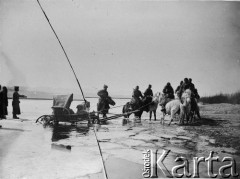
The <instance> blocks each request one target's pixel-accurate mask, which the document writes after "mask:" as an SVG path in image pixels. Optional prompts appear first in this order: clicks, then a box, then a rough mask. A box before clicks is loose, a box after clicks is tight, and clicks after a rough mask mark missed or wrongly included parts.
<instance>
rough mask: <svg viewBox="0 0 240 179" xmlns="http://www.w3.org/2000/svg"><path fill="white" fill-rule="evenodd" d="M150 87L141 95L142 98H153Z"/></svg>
mask: <svg viewBox="0 0 240 179" xmlns="http://www.w3.org/2000/svg"><path fill="white" fill-rule="evenodd" d="M151 88H152V85H148V88H147V89H146V91H145V92H144V93H143V94H144V97H148V96H151V97H152V96H153V91H152V89H151Z"/></svg>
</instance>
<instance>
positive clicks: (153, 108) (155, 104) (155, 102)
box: [149, 92, 160, 121]
mask: <svg viewBox="0 0 240 179" xmlns="http://www.w3.org/2000/svg"><path fill="white" fill-rule="evenodd" d="M159 95H160V93H159V92H157V93H155V95H154V96H153V99H152V103H151V104H150V105H149V120H150V121H151V119H152V113H153V114H154V120H155V121H156V111H157V108H158V104H159Z"/></svg>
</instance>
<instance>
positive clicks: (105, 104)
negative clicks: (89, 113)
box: [97, 96, 116, 118]
mask: <svg viewBox="0 0 240 179" xmlns="http://www.w3.org/2000/svg"><path fill="white" fill-rule="evenodd" d="M115 104H116V103H115V101H113V99H112V98H111V97H110V96H108V97H106V98H100V99H99V101H98V104H97V111H98V116H99V114H102V115H103V118H107V115H106V114H107V113H108V110H109V108H110V106H109V105H112V106H114V105H115Z"/></svg>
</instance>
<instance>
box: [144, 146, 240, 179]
mask: <svg viewBox="0 0 240 179" xmlns="http://www.w3.org/2000/svg"><path fill="white" fill-rule="evenodd" d="M157 152H158V150H154V151H153V150H146V151H144V152H143V160H144V169H143V173H142V175H143V177H144V178H157V177H158V176H159V173H158V170H157V169H158V168H159V169H160V171H161V172H162V174H163V175H164V176H165V177H170V178H182V177H192V178H199V163H200V162H207V171H208V176H209V177H210V178H216V177H218V175H219V176H220V177H223V178H229V177H238V176H239V174H238V173H237V172H236V162H235V160H234V159H233V158H232V157H224V158H223V159H222V161H221V162H222V163H223V162H224V164H225V165H223V166H221V167H220V168H219V170H218V174H217V173H214V172H213V168H214V162H219V157H218V156H215V157H213V154H214V152H212V151H211V152H210V154H209V156H208V158H205V157H193V172H192V173H190V172H189V162H188V160H187V159H186V158H185V157H177V158H176V159H175V162H182V164H180V165H176V166H173V167H172V168H171V170H170V171H169V170H168V168H167V167H166V166H165V165H164V160H165V159H166V157H167V156H168V154H169V153H170V150H163V152H162V155H161V156H160V157H159V158H157ZM226 162H228V163H227V164H226ZM179 169H183V172H182V173H178V172H177V171H178V170H179ZM227 169H230V173H227V172H226V170H227ZM228 171H229V170H228Z"/></svg>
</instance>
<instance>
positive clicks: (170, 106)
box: [159, 93, 185, 125]
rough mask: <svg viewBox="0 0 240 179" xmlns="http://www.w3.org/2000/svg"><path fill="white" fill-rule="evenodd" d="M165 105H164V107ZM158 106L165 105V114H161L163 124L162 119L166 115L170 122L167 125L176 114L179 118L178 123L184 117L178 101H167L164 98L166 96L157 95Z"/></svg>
mask: <svg viewBox="0 0 240 179" xmlns="http://www.w3.org/2000/svg"><path fill="white" fill-rule="evenodd" d="M165 104H166V105H165ZM159 105H160V106H162V105H165V109H166V112H163V117H162V118H161V121H160V122H161V123H162V124H164V119H165V116H166V114H168V115H170V122H169V124H168V125H170V124H171V122H172V121H173V119H174V118H175V117H176V115H177V114H179V116H180V121H179V122H181V119H182V118H183V117H184V112H185V110H184V107H183V104H182V103H181V101H180V99H178V98H176V99H169V98H166V96H165V95H164V94H162V93H159Z"/></svg>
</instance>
